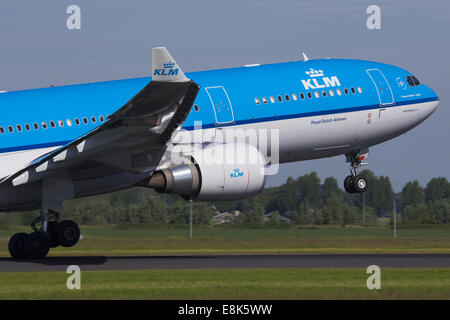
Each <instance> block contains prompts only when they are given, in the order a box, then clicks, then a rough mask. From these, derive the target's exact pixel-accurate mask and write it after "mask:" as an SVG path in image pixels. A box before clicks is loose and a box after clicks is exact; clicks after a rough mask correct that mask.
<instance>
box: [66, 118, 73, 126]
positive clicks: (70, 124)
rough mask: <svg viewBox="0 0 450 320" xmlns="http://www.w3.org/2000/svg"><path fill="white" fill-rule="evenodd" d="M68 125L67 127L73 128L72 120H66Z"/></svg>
mask: <svg viewBox="0 0 450 320" xmlns="http://www.w3.org/2000/svg"><path fill="white" fill-rule="evenodd" d="M66 123H67V125H68V126H69V127H71V126H72V120H70V119H67V120H66Z"/></svg>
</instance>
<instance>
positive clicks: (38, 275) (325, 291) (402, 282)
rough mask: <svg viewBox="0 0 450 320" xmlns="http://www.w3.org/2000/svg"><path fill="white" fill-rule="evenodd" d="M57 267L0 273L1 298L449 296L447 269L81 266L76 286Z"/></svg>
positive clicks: (449, 297)
mask: <svg viewBox="0 0 450 320" xmlns="http://www.w3.org/2000/svg"><path fill="white" fill-rule="evenodd" d="M67 277H68V275H67V274H66V273H65V272H64V271H62V272H34V273H31V272H30V273H27V272H25V273H9V272H8V273H1V274H0V299H168V300H172V299H450V269H449V268H426V269H425V268H424V269H393V268H392V269H391V268H386V269H382V270H381V290H368V289H367V287H366V280H367V277H368V275H367V274H366V272H365V269H214V270H168V271H154V270H152V271H102V272H97V271H82V274H81V290H68V289H67V288H66V281H67Z"/></svg>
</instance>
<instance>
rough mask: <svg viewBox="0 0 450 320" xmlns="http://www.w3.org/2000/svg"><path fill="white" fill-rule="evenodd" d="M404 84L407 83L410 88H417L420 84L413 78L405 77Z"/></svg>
mask: <svg viewBox="0 0 450 320" xmlns="http://www.w3.org/2000/svg"><path fill="white" fill-rule="evenodd" d="M406 82H408V85H409V86H410V87H415V86H418V85H419V84H420V81H419V80H417V78H416V77H414V76H407V77H406Z"/></svg>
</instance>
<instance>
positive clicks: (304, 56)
mask: <svg viewBox="0 0 450 320" xmlns="http://www.w3.org/2000/svg"><path fill="white" fill-rule="evenodd" d="M302 56H303V61H305V62H306V61H308V60H309V58H308V56H307V55H306V54H305V53H304V52H302Z"/></svg>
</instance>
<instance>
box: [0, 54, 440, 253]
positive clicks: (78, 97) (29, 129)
mask: <svg viewBox="0 0 450 320" xmlns="http://www.w3.org/2000/svg"><path fill="white" fill-rule="evenodd" d="M438 103H439V98H438V96H437V95H436V93H435V92H434V91H433V90H432V89H431V88H429V87H428V86H426V85H425V84H423V83H420V82H419V80H418V79H417V78H416V77H415V76H414V75H413V74H411V73H410V72H408V71H406V70H404V69H402V68H399V67H396V66H392V65H388V64H384V63H379V62H373V61H365V60H354V59H329V58H328V59H309V58H308V57H307V56H306V55H305V54H304V55H303V59H302V60H298V61H292V62H284V63H274V64H266V65H259V64H254V65H247V66H243V67H238V68H229V69H219V70H209V71H202V72H192V73H186V74H185V73H184V72H183V70H182V69H181V67H180V66H179V65H178V64H177V62H176V61H175V60H174V59H173V57H172V56H171V54H170V53H169V52H168V50H167V49H166V48H165V47H158V48H153V49H152V75H151V77H145V78H136V79H125V80H116V81H107V82H97V83H88V84H79V85H68V86H60V87H49V88H41V89H33V90H24V91H12V92H2V93H0V106H1V110H2V117H1V118H0V211H25V210H36V209H39V210H40V214H39V216H38V217H37V218H36V219H35V220H34V221H33V223H32V225H31V226H32V229H33V232H32V233H30V234H27V233H16V234H15V235H13V236H12V237H11V238H10V240H9V243H8V249H9V252H10V254H11V256H12V257H13V258H15V259H26V258H32V259H42V258H44V257H46V256H47V255H48V253H49V250H50V248H54V247H57V246H63V247H71V246H74V245H75V244H76V243H77V242H78V240H79V238H80V228H79V226H78V225H77V224H76V223H75V222H74V221H70V220H64V221H59V215H60V213H61V212H62V211H63V202H64V201H65V200H68V199H73V198H79V197H86V196H91V195H96V194H102V193H108V192H112V191H116V190H121V189H125V188H131V187H136V186H143V187H149V188H153V189H155V190H157V191H158V192H162V193H171V194H177V195H180V196H182V197H183V198H185V199H187V200H193V201H215V200H238V199H243V198H247V197H251V196H254V195H256V194H258V193H259V192H260V191H261V190H262V189H263V187H264V184H265V181H266V176H267V174H268V171H267V170H268V168H273V167H274V166H276V164H277V163H287V162H293V161H302V160H309V159H318V158H324V157H332V156H337V155H345V157H346V161H347V162H348V163H349V166H350V174H349V175H348V176H347V177H346V179H345V181H344V188H345V190H346V191H347V192H350V193H362V192H364V191H366V190H367V187H368V183H367V178H366V177H364V176H363V175H360V174H359V172H358V169H359V168H360V166H361V165H363V164H365V162H364V161H366V160H367V158H368V148H369V147H371V146H374V145H377V144H379V143H382V142H384V141H387V140H390V139H393V138H395V137H397V136H400V135H401V134H403V133H405V132H407V131H408V130H410V129H412V128H414V127H415V126H417V125H418V124H420V123H421V122H423V121H424V120H425V119H426V118H428V117H429V116H430V115H431V114H432V113H433V112H434V111H435V110H436V108H437V106H438ZM255 132H256V134H259V132H263V133H264V134H265V136H264V135H261V136H257V139H254V136H253V138H252V137H250V138H249V139H244V140H242V139H239V138H240V134H241V133H242V134H243V135H246V134H247V133H249V136H251V135H254V133H255ZM227 133H230V136H232V137H233V139H224V137H225V136H227ZM264 137H266V138H267V139H266V140H269V141H268V142H267V143H260V142H261V141H263V140H265V138H264ZM231 154H233V155H234V156H232V157H229V158H230V159H227V161H223V158H224V157H227V156H228V155H231ZM242 155H245V157H244V160H242V159H241V160H239V159H237V158H238V156H242Z"/></svg>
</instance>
